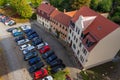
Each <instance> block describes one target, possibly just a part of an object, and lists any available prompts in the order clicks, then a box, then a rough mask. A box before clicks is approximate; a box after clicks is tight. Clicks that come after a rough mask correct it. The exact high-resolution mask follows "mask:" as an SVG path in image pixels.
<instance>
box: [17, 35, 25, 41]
mask: <svg viewBox="0 0 120 80" xmlns="http://www.w3.org/2000/svg"><path fill="white" fill-rule="evenodd" d="M22 39H25V36H23V35H22V36H19V37H17V38H15V42H17V41H19V40H22Z"/></svg>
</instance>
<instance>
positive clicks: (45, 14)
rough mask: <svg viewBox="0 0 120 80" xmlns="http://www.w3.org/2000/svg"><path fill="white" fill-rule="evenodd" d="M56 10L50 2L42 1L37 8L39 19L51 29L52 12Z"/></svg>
mask: <svg viewBox="0 0 120 80" xmlns="http://www.w3.org/2000/svg"><path fill="white" fill-rule="evenodd" d="M54 10H55V7H53V6H52V5H50V4H49V3H42V4H41V5H40V6H39V7H38V8H37V21H38V22H39V23H40V24H42V25H43V26H44V27H45V28H47V29H50V14H51V13H52V12H53V11H54Z"/></svg>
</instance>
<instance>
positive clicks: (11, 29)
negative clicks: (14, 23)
mask: <svg viewBox="0 0 120 80" xmlns="http://www.w3.org/2000/svg"><path fill="white" fill-rule="evenodd" d="M14 29H17V28H14V27H12V28H9V29H7V32H12V31H13V30H14Z"/></svg>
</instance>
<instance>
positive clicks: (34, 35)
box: [28, 33, 39, 40]
mask: <svg viewBox="0 0 120 80" xmlns="http://www.w3.org/2000/svg"><path fill="white" fill-rule="evenodd" d="M35 37H39V36H38V34H37V33H34V34H32V35H30V36H28V39H29V40H31V39H33V38H35Z"/></svg>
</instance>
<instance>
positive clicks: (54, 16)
mask: <svg viewBox="0 0 120 80" xmlns="http://www.w3.org/2000/svg"><path fill="white" fill-rule="evenodd" d="M70 20H71V17H70V16H68V15H66V14H64V13H63V12H60V11H58V10H54V11H53V12H52V13H51V15H50V25H51V31H52V32H53V33H55V35H56V36H58V37H59V38H60V39H62V40H64V41H66V40H67V33H68V27H69V22H70Z"/></svg>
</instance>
